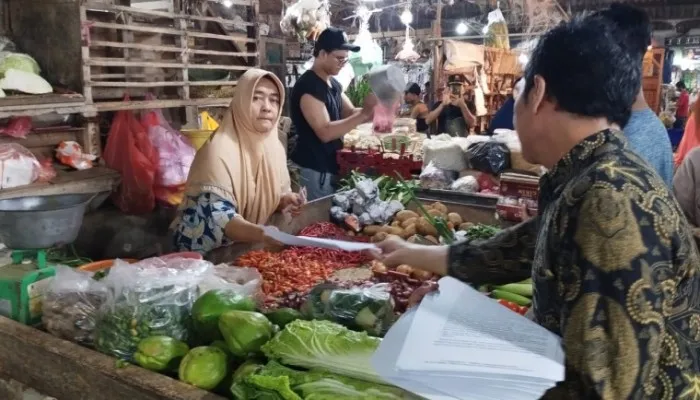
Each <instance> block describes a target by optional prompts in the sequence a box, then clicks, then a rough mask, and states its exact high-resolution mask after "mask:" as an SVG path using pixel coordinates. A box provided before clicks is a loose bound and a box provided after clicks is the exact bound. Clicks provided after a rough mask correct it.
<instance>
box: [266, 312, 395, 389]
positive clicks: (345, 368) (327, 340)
mask: <svg viewBox="0 0 700 400" xmlns="http://www.w3.org/2000/svg"><path fill="white" fill-rule="evenodd" d="M379 343H380V339H379V338H376V337H372V336H369V335H367V333H365V332H355V331H351V330H349V329H347V328H346V327H344V326H342V325H339V324H336V323H333V322H330V321H304V320H296V321H294V322H292V323H290V324H289V325H287V326H286V327H285V328H284V330H282V331H281V332H279V333H278V334H277V335H276V336H275V337H274V338H273V339H272V340H270V341H269V342H267V343H266V344H265V345H264V346H262V351H263V353H264V354H265V356H267V357H268V358H270V359H273V360H278V361H280V362H282V363H283V364H287V365H291V366H296V367H303V368H315V369H320V370H324V371H329V372H332V373H336V374H339V375H343V376H347V377H351V378H357V379H362V380H365V381H369V382H376V383H384V382H383V381H382V379H381V378H380V377H379V376H378V375H377V374H376V373H375V372H374V368H372V364H371V358H372V355H373V354H374V352H375V351H376V350H377V348H378V347H379Z"/></svg>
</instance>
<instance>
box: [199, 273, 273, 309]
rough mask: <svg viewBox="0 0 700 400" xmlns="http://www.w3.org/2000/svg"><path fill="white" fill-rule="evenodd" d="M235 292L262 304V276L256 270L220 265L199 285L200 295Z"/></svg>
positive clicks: (263, 297)
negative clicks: (215, 292) (221, 291)
mask: <svg viewBox="0 0 700 400" xmlns="http://www.w3.org/2000/svg"><path fill="white" fill-rule="evenodd" d="M216 289H222V290H233V291H235V292H236V293H240V294H241V295H243V296H248V297H251V298H253V299H255V301H256V302H257V303H258V304H262V302H263V301H264V299H265V295H264V294H263V291H262V275H260V272H258V270H257V269H255V268H248V267H232V266H230V265H227V264H219V265H217V266H215V267H213V268H212V269H211V270H210V272H209V273H207V274H206V275H205V276H204V278H203V279H202V281H201V282H200V284H199V293H202V294H203V293H206V292H208V291H210V290H216Z"/></svg>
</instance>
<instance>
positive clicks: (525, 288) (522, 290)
mask: <svg viewBox="0 0 700 400" xmlns="http://www.w3.org/2000/svg"><path fill="white" fill-rule="evenodd" d="M494 289H498V290H504V291H506V292H511V293H515V294H519V295H521V296H525V297H532V284H531V283H530V284H527V283H509V284H507V285H502V286H495V287H494Z"/></svg>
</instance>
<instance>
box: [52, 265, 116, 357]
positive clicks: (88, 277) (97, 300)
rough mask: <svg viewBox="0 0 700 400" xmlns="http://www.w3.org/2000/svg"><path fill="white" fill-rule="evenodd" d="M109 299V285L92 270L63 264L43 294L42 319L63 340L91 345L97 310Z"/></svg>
mask: <svg viewBox="0 0 700 400" xmlns="http://www.w3.org/2000/svg"><path fill="white" fill-rule="evenodd" d="M106 299H107V287H106V286H105V285H104V284H103V283H102V282H98V281H96V280H94V279H93V278H92V273H90V272H84V271H81V270H77V269H74V268H70V267H66V266H63V265H59V266H56V275H55V276H54V278H53V279H52V280H51V283H50V284H49V287H48V289H47V291H46V293H45V294H44V300H43V304H42V308H43V311H42V313H43V315H42V318H41V320H42V322H43V323H44V327H45V328H46V330H47V331H48V332H49V333H50V334H52V335H54V336H57V337H59V338H61V339H65V340H70V341H71V342H76V343H80V344H82V345H87V346H92V344H93V339H94V331H95V321H96V318H97V310H98V309H99V308H100V307H101V306H102V305H103V304H104V302H105V301H106Z"/></svg>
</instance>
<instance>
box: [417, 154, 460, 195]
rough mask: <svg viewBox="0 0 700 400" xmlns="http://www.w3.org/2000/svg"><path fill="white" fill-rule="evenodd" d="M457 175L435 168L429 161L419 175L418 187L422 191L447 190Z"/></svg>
mask: <svg viewBox="0 0 700 400" xmlns="http://www.w3.org/2000/svg"><path fill="white" fill-rule="evenodd" d="M456 175H457V173H456V172H453V171H447V170H444V169H440V168H438V167H436V166H435V164H434V163H433V162H432V161H431V162H430V163H428V165H427V166H426V167H425V168H423V171H422V172H421V173H420V177H419V178H420V186H421V187H422V188H424V189H447V188H449V187H450V185H451V184H452V182H453V181H454V180H455V178H456Z"/></svg>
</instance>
